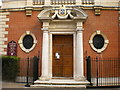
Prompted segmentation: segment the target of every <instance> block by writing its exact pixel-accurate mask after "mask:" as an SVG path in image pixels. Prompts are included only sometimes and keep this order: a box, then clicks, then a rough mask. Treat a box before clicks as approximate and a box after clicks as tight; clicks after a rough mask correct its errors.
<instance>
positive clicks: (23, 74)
mask: <svg viewBox="0 0 120 90" xmlns="http://www.w3.org/2000/svg"><path fill="white" fill-rule="evenodd" d="M38 63H39V56H34V57H29V56H28V57H26V58H21V60H20V61H19V67H20V70H19V75H18V77H17V79H16V82H23V83H27V84H26V86H28V84H30V83H31V84H32V83H34V81H35V80H37V79H38Z"/></svg>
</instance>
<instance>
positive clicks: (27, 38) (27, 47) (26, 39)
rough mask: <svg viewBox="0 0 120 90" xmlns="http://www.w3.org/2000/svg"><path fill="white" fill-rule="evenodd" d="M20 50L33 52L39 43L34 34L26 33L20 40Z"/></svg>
mask: <svg viewBox="0 0 120 90" xmlns="http://www.w3.org/2000/svg"><path fill="white" fill-rule="evenodd" d="M18 43H19V45H20V48H21V49H22V50H23V51H24V52H26V53H29V52H30V51H32V50H33V49H34V47H35V45H36V43H37V40H36V37H35V35H34V34H32V33H31V32H30V31H26V32H25V33H24V34H23V35H22V36H21V37H20V39H19V41H18Z"/></svg>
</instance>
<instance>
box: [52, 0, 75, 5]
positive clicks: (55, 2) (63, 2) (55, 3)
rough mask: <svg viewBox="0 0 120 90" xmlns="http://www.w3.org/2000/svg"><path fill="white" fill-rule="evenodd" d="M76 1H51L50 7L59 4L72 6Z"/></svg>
mask: <svg viewBox="0 0 120 90" xmlns="http://www.w3.org/2000/svg"><path fill="white" fill-rule="evenodd" d="M75 3H76V0H51V4H52V5H59V4H64V5H65V4H67V5H72V4H75Z"/></svg>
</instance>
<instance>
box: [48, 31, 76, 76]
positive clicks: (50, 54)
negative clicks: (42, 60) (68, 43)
mask: <svg viewBox="0 0 120 90" xmlns="http://www.w3.org/2000/svg"><path fill="white" fill-rule="evenodd" d="M53 35H73V78H74V77H75V52H76V51H75V48H76V45H75V44H76V33H75V32H50V35H49V36H50V37H49V40H50V41H49V46H50V47H49V60H50V61H49V67H50V68H49V72H50V77H51V78H53V74H52V60H53V57H52V54H53V51H52V49H53V45H52V44H53Z"/></svg>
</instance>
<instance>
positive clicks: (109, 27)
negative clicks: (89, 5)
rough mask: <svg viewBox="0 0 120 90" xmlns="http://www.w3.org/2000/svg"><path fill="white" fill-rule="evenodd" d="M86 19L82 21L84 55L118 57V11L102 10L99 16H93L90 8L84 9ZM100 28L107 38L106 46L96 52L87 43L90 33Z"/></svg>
mask: <svg viewBox="0 0 120 90" xmlns="http://www.w3.org/2000/svg"><path fill="white" fill-rule="evenodd" d="M86 13H87V14H88V19H87V21H86V22H85V23H84V36H83V37H84V55H86V54H87V55H90V56H92V57H96V56H99V57H118V11H112V10H102V11H101V15H100V16H95V15H94V12H93V11H92V10H91V11H90V10H86ZM97 30H100V31H101V32H102V33H104V34H105V35H106V37H107V38H108V40H109V44H108V47H107V48H106V49H105V51H103V52H102V53H101V54H97V52H95V51H94V50H93V49H92V48H91V47H90V44H89V40H90V37H91V35H92V34H93V33H94V32H95V31H97Z"/></svg>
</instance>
